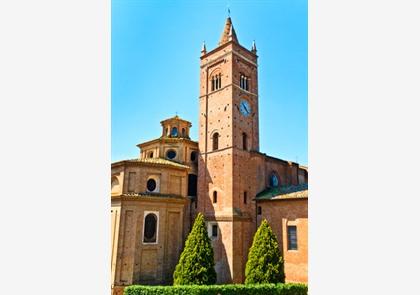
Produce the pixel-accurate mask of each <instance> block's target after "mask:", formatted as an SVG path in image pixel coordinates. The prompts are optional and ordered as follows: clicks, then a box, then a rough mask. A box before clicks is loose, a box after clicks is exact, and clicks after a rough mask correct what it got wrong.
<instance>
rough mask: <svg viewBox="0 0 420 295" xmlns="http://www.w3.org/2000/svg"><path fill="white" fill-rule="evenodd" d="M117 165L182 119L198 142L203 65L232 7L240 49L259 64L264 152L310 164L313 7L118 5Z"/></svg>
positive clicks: (114, 38) (293, 0) (121, 1)
mask: <svg viewBox="0 0 420 295" xmlns="http://www.w3.org/2000/svg"><path fill="white" fill-rule="evenodd" d="M111 5H112V18H111V23H112V25H111V26H112V29H111V42H112V44H111V46H112V48H111V56H112V60H111V67H112V69H111V74H112V77H111V87H112V90H111V93H112V99H111V101H112V123H111V125H112V126H111V129H112V130H111V132H112V133H111V148H112V155H111V160H112V161H117V160H122V159H127V158H135V157H137V156H138V152H139V150H138V148H137V147H136V144H138V143H141V142H144V141H148V140H151V139H155V138H157V137H159V136H160V133H161V126H160V121H161V120H163V119H166V118H169V117H172V116H174V115H175V113H176V112H177V113H178V115H179V116H181V117H182V118H184V119H186V120H189V121H191V122H192V125H193V126H192V128H191V137H192V139H193V140H198V124H197V122H198V89H199V57H200V50H201V45H202V42H203V41H204V40H205V41H206V45H207V50H208V51H209V50H212V49H213V48H215V47H216V45H217V42H218V40H219V38H220V35H221V33H222V30H223V26H224V23H225V21H226V17H227V7H228V6H229V7H230V11H231V18H232V23H233V25H234V27H235V31H236V34H237V36H238V39H239V42H240V43H241V44H242V45H243V46H244V47H247V48H250V47H251V44H252V41H253V40H255V42H256V44H257V49H258V56H259V60H258V62H259V68H258V75H259V108H260V110H259V115H260V151H261V152H263V153H267V154H268V155H270V156H274V157H278V158H281V159H285V160H291V161H298V162H299V163H301V164H303V165H306V164H307V163H308V156H307V154H308V126H307V125H308V100H307V97H308V95H307V93H308V58H307V51H308V42H307V40H308V32H307V28H308V14H307V1H301V0H281V1H141V0H137V1H134V0H131V1H127V0H112V2H111Z"/></svg>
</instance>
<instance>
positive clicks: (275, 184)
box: [269, 172, 279, 187]
mask: <svg viewBox="0 0 420 295" xmlns="http://www.w3.org/2000/svg"><path fill="white" fill-rule="evenodd" d="M269 183H270V186H271V187H278V186H279V179H278V177H277V175H276V173H274V172H273V173H271V175H270V181H269Z"/></svg>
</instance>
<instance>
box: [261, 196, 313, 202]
mask: <svg viewBox="0 0 420 295" xmlns="http://www.w3.org/2000/svg"><path fill="white" fill-rule="evenodd" d="M253 200H254V201H257V202H258V203H260V202H273V201H297V200H308V197H295V198H277V199H275V198H273V199H258V198H254V199H253Z"/></svg>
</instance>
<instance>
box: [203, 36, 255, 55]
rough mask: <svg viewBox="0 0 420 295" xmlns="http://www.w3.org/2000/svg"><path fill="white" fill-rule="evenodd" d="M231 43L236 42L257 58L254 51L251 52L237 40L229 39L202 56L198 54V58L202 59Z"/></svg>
mask: <svg viewBox="0 0 420 295" xmlns="http://www.w3.org/2000/svg"><path fill="white" fill-rule="evenodd" d="M233 43H234V44H236V45H238V46H239V47H241V48H242V49H245V50H246V51H248V52H249V53H251V54H252V55H254V56H255V57H256V58H258V55H257V54H256V53H254V52H252V51H251V50H249V49H248V48H246V47H243V46H242V45H241V44H240V43H239V42H235V41H233V40H230V41H228V42H226V43H223V44H222V45H218V46H217V47H216V48H214V49H212V50H210V51H209V52H207V53H206V54H203V55H202V56H200V59H204V58H206V57H208V56H209V55H211V54H213V53H215V52H217V51H218V50H219V49H223V48H225V47H227V45H230V44H233Z"/></svg>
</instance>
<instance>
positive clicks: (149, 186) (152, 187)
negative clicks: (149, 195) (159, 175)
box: [147, 178, 156, 192]
mask: <svg viewBox="0 0 420 295" xmlns="http://www.w3.org/2000/svg"><path fill="white" fill-rule="evenodd" d="M155 189H156V180H154V179H153V178H150V179H149V180H148V181H147V190H148V191H149V192H153V191H154V190H155Z"/></svg>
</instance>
